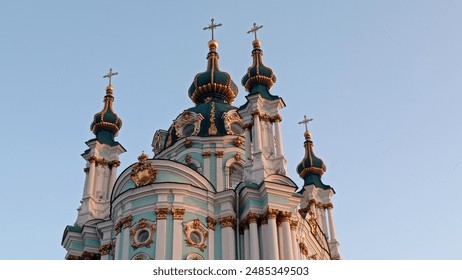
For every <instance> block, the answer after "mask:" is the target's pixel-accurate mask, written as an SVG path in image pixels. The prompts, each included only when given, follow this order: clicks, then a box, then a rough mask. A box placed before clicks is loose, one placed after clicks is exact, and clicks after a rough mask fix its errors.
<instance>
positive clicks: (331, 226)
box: [326, 203, 337, 241]
mask: <svg viewBox="0 0 462 280" xmlns="http://www.w3.org/2000/svg"><path fill="white" fill-rule="evenodd" d="M326 208H327V217H328V218H329V237H330V239H329V241H337V236H336V234H335V225H334V216H333V215H332V208H334V205H333V204H332V203H327V205H326Z"/></svg>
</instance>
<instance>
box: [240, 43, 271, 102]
mask: <svg viewBox="0 0 462 280" xmlns="http://www.w3.org/2000/svg"><path fill="white" fill-rule="evenodd" d="M260 47H261V44H260V41H259V40H254V41H253V51H252V57H253V64H252V66H251V67H249V68H248V69H247V74H245V75H244V77H242V80H241V83H242V85H243V86H244V87H245V89H246V91H247V92H249V93H250V94H256V93H260V94H262V95H263V96H264V97H267V98H273V97H274V96H272V95H271V94H270V93H269V90H270V89H271V87H272V86H273V84H274V83H276V75H274V72H273V70H272V69H271V68H269V67H267V66H265V65H264V64H263V60H262V56H263V51H262V50H261V48H260Z"/></svg>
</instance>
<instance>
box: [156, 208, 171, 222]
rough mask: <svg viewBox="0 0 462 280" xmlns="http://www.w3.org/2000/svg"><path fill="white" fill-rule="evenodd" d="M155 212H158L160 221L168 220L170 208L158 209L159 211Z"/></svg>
mask: <svg viewBox="0 0 462 280" xmlns="http://www.w3.org/2000/svg"><path fill="white" fill-rule="evenodd" d="M154 212H156V215H157V219H158V220H165V219H167V214H168V208H157V209H155V210H154Z"/></svg>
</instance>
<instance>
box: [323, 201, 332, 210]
mask: <svg viewBox="0 0 462 280" xmlns="http://www.w3.org/2000/svg"><path fill="white" fill-rule="evenodd" d="M324 208H325V209H334V204H332V203H331V202H329V203H326V204H324Z"/></svg>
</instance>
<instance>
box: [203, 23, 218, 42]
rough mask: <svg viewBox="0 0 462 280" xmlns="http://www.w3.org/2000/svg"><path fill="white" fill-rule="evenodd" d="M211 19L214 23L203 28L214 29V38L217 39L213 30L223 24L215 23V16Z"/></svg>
mask: <svg viewBox="0 0 462 280" xmlns="http://www.w3.org/2000/svg"><path fill="white" fill-rule="evenodd" d="M211 21H212V23H211V24H210V25H209V26H207V27H204V28H203V29H204V30H207V29H210V30H212V40H215V38H214V36H213V30H214V29H215V28H217V27H219V26H221V23H217V24H215V23H214V21H215V20H214V19H213V18H212V20H211Z"/></svg>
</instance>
